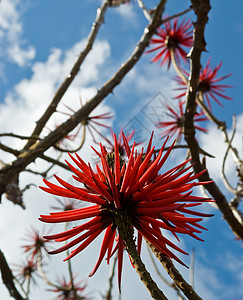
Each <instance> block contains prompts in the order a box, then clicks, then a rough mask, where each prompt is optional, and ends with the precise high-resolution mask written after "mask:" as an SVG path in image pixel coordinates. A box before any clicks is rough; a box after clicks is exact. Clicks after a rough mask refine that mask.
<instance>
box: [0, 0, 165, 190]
mask: <svg viewBox="0 0 243 300" xmlns="http://www.w3.org/2000/svg"><path fill="white" fill-rule="evenodd" d="M165 3H166V0H163V1H160V3H159V4H158V6H157V8H156V10H155V12H154V15H153V19H152V22H151V23H150V24H149V25H148V26H147V27H146V28H145V29H144V33H143V35H142V37H141V38H140V41H139V42H138V44H137V46H136V47H135V49H134V51H133V53H132V55H131V56H130V58H129V59H128V60H127V62H126V63H124V64H123V65H122V66H121V68H120V69H119V71H118V72H117V73H116V74H115V75H114V76H113V77H112V78H111V79H110V80H108V82H106V83H105V85H104V86H103V87H102V88H101V89H100V90H99V91H98V92H97V94H96V95H95V96H94V97H93V98H92V99H90V101H88V102H87V103H86V104H85V105H84V106H83V107H82V108H80V109H79V110H78V111H77V112H76V113H75V114H74V115H73V116H72V117H70V118H69V119H68V120H67V121H66V122H64V123H63V124H62V125H60V126H58V128H56V129H55V130H54V131H52V132H51V133H50V134H49V135H48V136H47V137H45V138H44V139H43V140H40V141H37V142H36V143H35V144H33V145H32V146H31V147H30V149H28V150H26V151H24V152H22V153H21V154H20V155H19V157H18V159H17V160H15V161H14V162H12V163H11V165H8V166H6V167H5V168H3V169H2V170H0V195H1V194H2V193H3V192H4V189H5V186H6V184H7V182H8V180H9V179H10V178H11V177H12V176H14V175H15V174H18V173H19V172H21V171H23V170H24V169H25V168H26V166H27V165H28V164H30V163H31V162H33V161H34V160H35V159H36V158H37V157H39V156H41V155H43V153H44V152H45V151H46V150H47V149H49V148H50V147H51V146H53V145H54V144H55V143H56V142H57V141H59V140H60V139H61V138H63V137H65V136H66V135H67V133H69V132H71V131H72V130H73V129H74V128H75V127H76V126H77V125H78V124H79V123H80V122H82V120H85V119H87V117H88V116H89V114H90V113H91V112H92V111H93V110H94V109H95V108H96V107H97V106H98V105H99V104H100V103H101V102H102V101H103V99H104V98H105V97H106V96H107V95H109V94H110V93H112V91H113V89H114V88H115V87H116V86H117V85H119V84H120V82H121V81H122V79H123V78H124V77H125V75H126V74H127V73H128V72H129V71H130V70H131V69H132V68H133V67H134V65H135V64H136V63H137V62H138V60H139V59H140V57H141V56H142V54H143V52H144V51H145V48H146V47H147V46H148V44H149V41H150V39H151V37H152V35H153V34H154V32H155V31H156V30H157V28H158V26H159V24H160V23H161V13H162V11H163V9H164V5H165ZM35 135H36V133H35Z"/></svg>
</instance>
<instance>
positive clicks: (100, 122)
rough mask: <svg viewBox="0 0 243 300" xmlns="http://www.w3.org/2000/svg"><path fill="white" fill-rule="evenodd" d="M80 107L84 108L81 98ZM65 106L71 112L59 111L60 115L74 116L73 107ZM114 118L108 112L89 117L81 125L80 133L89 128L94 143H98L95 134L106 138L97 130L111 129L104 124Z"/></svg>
mask: <svg viewBox="0 0 243 300" xmlns="http://www.w3.org/2000/svg"><path fill="white" fill-rule="evenodd" d="M80 105H81V107H82V106H83V103H82V100H81V98H80ZM64 106H65V107H66V108H67V109H68V110H69V111H70V112H71V113H69V112H62V111H59V112H60V113H62V114H65V115H68V116H71V115H72V114H74V113H75V110H74V109H73V108H71V107H69V106H68V105H66V104H64ZM112 117H113V116H112V114H111V113H110V112H107V113H103V114H100V115H90V116H88V117H87V119H85V120H83V121H82V122H81V124H80V127H78V128H79V131H80V130H81V129H82V128H83V130H84V128H87V129H88V131H89V133H90V135H91V136H92V138H93V141H94V142H95V143H97V142H96V138H95V133H96V134H98V135H99V136H100V137H102V138H104V136H103V135H102V133H101V132H100V131H99V130H98V129H97V128H102V127H103V128H110V126H107V125H106V124H104V122H106V121H107V120H109V119H111V118H112Z"/></svg>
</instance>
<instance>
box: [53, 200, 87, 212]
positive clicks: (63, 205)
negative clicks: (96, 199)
mask: <svg viewBox="0 0 243 300" xmlns="http://www.w3.org/2000/svg"><path fill="white" fill-rule="evenodd" d="M56 200H57V202H58V203H59V204H60V207H57V206H52V207H51V208H52V209H56V210H64V211H66V210H72V209H77V208H80V207H82V203H80V202H79V201H78V200H72V199H65V198H64V199H63V200H60V199H56Z"/></svg>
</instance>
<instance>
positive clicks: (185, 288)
mask: <svg viewBox="0 0 243 300" xmlns="http://www.w3.org/2000/svg"><path fill="white" fill-rule="evenodd" d="M147 243H148V245H149V247H150V248H151V250H152V251H153V253H154V254H155V256H156V257H157V258H158V259H159V261H160V262H161V264H162V265H163V267H164V268H165V270H166V271H167V273H168V274H169V276H170V277H171V279H172V280H173V281H174V283H175V284H176V285H177V287H178V288H179V289H180V290H181V291H182V293H183V294H184V295H185V296H186V297H187V298H188V299H190V300H202V298H201V297H200V296H198V294H197V293H196V292H195V291H194V290H193V288H192V286H191V285H190V284H188V283H187V282H186V280H185V279H184V278H183V277H182V275H181V274H180V273H179V271H178V270H177V269H176V268H175V266H174V264H173V263H172V261H171V259H170V258H168V257H167V256H165V255H164V254H163V253H161V252H160V251H159V250H157V249H156V248H155V247H154V246H153V245H152V244H151V243H150V242H148V241H147Z"/></svg>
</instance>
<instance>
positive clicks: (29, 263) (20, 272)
mask: <svg viewBox="0 0 243 300" xmlns="http://www.w3.org/2000/svg"><path fill="white" fill-rule="evenodd" d="M13 271H14V273H16V275H15V276H16V278H17V279H18V280H19V281H20V284H23V283H24V282H26V281H29V282H32V283H33V284H35V283H36V282H35V276H34V275H38V273H37V264H36V263H35V262H33V260H32V259H26V262H24V263H22V264H21V265H17V264H15V268H14V269H13Z"/></svg>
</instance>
